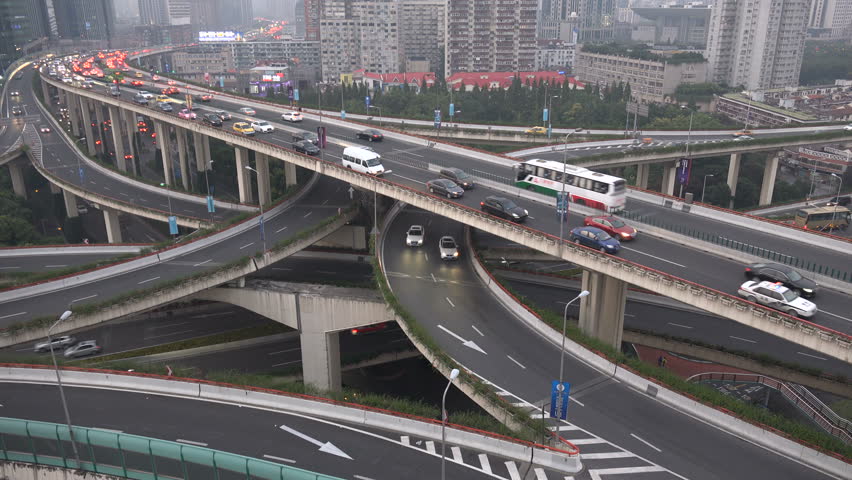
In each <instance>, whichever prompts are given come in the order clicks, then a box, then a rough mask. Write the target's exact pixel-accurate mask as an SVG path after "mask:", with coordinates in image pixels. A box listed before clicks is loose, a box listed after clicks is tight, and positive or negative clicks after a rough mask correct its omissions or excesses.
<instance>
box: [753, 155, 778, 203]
mask: <svg viewBox="0 0 852 480" xmlns="http://www.w3.org/2000/svg"><path fill="white" fill-rule="evenodd" d="M778 160H780V157H779V156H778V155H773V156H771V157H769V158H767V159H766V166H765V167H763V185H761V187H760V200H759V201H758V205H760V206H763V205H769V204H770V203H772V194H773V193H774V192H775V175H776V174H777V173H778Z"/></svg>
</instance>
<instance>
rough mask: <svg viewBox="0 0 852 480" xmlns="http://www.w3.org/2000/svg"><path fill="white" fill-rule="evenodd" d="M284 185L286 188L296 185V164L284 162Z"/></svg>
mask: <svg viewBox="0 0 852 480" xmlns="http://www.w3.org/2000/svg"><path fill="white" fill-rule="evenodd" d="M284 184H285V185H286V186H288V187H289V186H290V185H295V184H296V164H295V163H290V162H284Z"/></svg>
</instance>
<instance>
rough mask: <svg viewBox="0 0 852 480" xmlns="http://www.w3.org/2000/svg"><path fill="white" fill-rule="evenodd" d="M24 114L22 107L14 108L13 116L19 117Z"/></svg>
mask: <svg viewBox="0 0 852 480" xmlns="http://www.w3.org/2000/svg"><path fill="white" fill-rule="evenodd" d="M23 114H24V111H23V110H22V109H21V107H18V106H14V107H12V115H16V116H17V115H23Z"/></svg>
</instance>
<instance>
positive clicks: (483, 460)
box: [479, 453, 491, 475]
mask: <svg viewBox="0 0 852 480" xmlns="http://www.w3.org/2000/svg"><path fill="white" fill-rule="evenodd" d="M479 464H480V465H482V471H483V472H485V473H486V474H488V475H491V462H489V461H488V455H486V454H484V453H480V454H479Z"/></svg>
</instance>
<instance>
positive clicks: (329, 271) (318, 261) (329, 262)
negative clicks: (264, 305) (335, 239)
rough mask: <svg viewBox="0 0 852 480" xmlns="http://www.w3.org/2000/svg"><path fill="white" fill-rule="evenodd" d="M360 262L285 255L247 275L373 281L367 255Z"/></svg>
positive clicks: (303, 280)
mask: <svg viewBox="0 0 852 480" xmlns="http://www.w3.org/2000/svg"><path fill="white" fill-rule="evenodd" d="M363 258H364V260H363V261H342V260H340V259H336V258H327V259H324V258H299V257H287V258H286V259H284V260H282V261H280V262H276V263H274V264H272V265H270V266H269V267H267V268H264V269H262V270H260V271H258V272H257V273H254V274H252V275H250V278H263V279H267V280H275V281H279V282H298V283H328V282H329V281H330V282H331V283H350V284H366V283H370V284H372V283H373V266H372V264H371V263H370V261H369V259H368V258H367V257H363Z"/></svg>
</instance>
